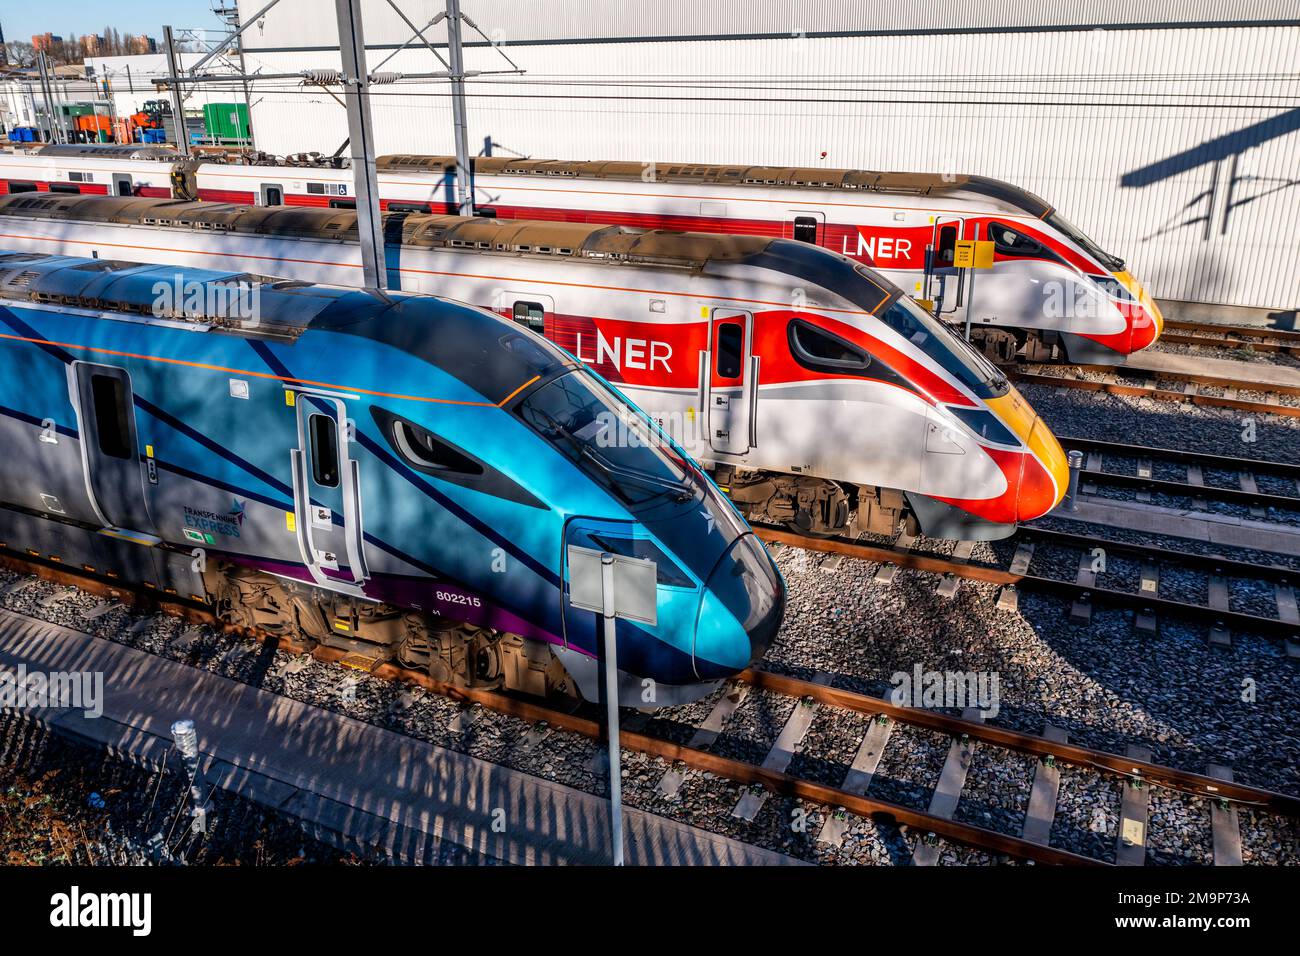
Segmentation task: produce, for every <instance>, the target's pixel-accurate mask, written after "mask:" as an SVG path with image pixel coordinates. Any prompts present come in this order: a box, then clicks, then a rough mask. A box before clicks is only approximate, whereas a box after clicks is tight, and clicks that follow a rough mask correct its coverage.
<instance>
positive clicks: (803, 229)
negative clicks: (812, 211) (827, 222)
mask: <svg viewBox="0 0 1300 956" xmlns="http://www.w3.org/2000/svg"><path fill="white" fill-rule="evenodd" d="M817 226H818V223H817V219H816V217H814V216H795V217H794V238H795V240H796V241H797V242H809V243H812V244H813V245H814V246H815V245H817Z"/></svg>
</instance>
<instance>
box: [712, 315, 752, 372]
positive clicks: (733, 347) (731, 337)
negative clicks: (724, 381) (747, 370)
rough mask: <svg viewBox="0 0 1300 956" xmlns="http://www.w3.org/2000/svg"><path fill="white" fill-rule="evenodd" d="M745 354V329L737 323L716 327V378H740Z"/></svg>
mask: <svg viewBox="0 0 1300 956" xmlns="http://www.w3.org/2000/svg"><path fill="white" fill-rule="evenodd" d="M744 352H745V327H744V326H743V325H741V324H740V323H739V322H727V323H724V324H723V325H720V326H718V348H717V356H716V358H715V360H714V370H715V371H716V372H717V373H718V378H740V368H741V361H742V359H743V358H744Z"/></svg>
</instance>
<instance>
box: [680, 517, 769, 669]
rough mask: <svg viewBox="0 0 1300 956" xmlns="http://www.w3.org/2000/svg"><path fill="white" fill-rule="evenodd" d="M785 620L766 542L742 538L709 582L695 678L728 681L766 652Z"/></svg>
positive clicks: (698, 637) (697, 631)
mask: <svg viewBox="0 0 1300 956" xmlns="http://www.w3.org/2000/svg"><path fill="white" fill-rule="evenodd" d="M784 615H785V581H784V580H783V579H782V578H781V572H780V571H778V570H777V568H776V565H775V564H774V563H773V562H772V559H771V557H770V556H769V555H768V553H767V550H766V549H765V548H764V547H763V544H762V542H760V541H759V540H758V538H756V537H754V535H753V534H743V535H741V536H740V537H739V538H737V539H736V540H735V541H734V542H732V545H731V547H730V548H729V549H728V550H727V552H726V554H724V555H723V556H722V559H721V560H720V561H719V562H718V564H717V567H715V568H714V569H713V573H712V574H710V575H709V580H708V581H707V582H705V586H704V597H703V599H702V600H701V602H700V616H699V619H698V620H697V621H696V626H695V649H694V658H695V673H696V674H697V675H698V676H699V678H700V680H716V679H718V678H722V677H730V676H731V675H732V674H735V673H737V672H739V671H742V670H744V669H745V668H746V667H748V666H749V665H750V664H751V663H752V662H754V661H756V660H758V659H759V658H760V657H762V656H763V654H764V653H766V651H767V649H768V647H769V646H771V643H772V641H773V640H774V639H775V638H776V632H777V631H778V630H780V627H781V619H782V618H783V617H784Z"/></svg>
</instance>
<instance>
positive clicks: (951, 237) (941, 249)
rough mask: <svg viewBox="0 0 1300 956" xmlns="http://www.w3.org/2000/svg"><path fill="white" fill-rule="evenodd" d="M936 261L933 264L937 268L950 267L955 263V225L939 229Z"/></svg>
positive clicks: (950, 224)
mask: <svg viewBox="0 0 1300 956" xmlns="http://www.w3.org/2000/svg"><path fill="white" fill-rule="evenodd" d="M935 252H936V254H937V256H938V259H937V261H936V262H935V265H937V266H948V267H949V268H951V267H952V264H953V263H954V262H956V261H957V224H956V223H955V222H953V223H948V224H947V225H945V226H940V227H939V245H938V248H937V249H936V250H935Z"/></svg>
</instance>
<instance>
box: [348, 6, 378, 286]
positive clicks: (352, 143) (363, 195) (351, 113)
mask: <svg viewBox="0 0 1300 956" xmlns="http://www.w3.org/2000/svg"><path fill="white" fill-rule="evenodd" d="M335 10H336V12H337V13H338V21H339V55H340V56H341V57H342V61H343V64H342V65H343V76H342V81H343V99H344V102H345V104H346V106H347V110H348V146H349V149H350V150H351V152H352V178H353V182H354V184H355V186H354V188H355V190H356V202H357V234H358V237H359V238H360V240H361V271H362V275H363V277H364V279H365V283H366V288H368V289H387V288H388V271H387V269H386V267H385V262H384V223H383V217H382V216H380V214H379V181H378V179H377V177H376V175H375V143H374V126H373V125H372V124H371V122H370V77H369V74H368V73H367V71H366V41H365V36H364V34H363V32H362V29H361V0H335Z"/></svg>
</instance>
